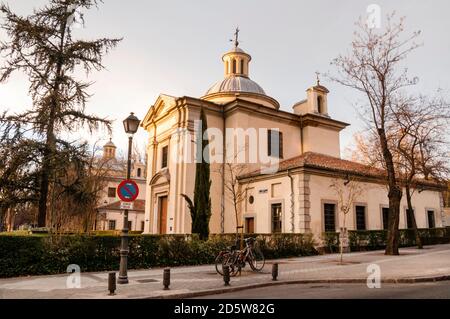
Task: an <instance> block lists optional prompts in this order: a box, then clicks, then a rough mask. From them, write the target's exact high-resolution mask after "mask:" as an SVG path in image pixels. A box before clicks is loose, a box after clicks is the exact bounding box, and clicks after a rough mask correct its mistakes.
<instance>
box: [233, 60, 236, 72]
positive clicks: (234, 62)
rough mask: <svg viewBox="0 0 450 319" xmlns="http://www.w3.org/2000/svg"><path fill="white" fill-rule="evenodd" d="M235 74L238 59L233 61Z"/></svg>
mask: <svg viewBox="0 0 450 319" xmlns="http://www.w3.org/2000/svg"><path fill="white" fill-rule="evenodd" d="M233 73H236V59H233Z"/></svg>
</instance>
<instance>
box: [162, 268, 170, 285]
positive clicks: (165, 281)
mask: <svg viewBox="0 0 450 319" xmlns="http://www.w3.org/2000/svg"><path fill="white" fill-rule="evenodd" d="M163 285H164V290H169V286H170V268H165V269H164V275H163Z"/></svg>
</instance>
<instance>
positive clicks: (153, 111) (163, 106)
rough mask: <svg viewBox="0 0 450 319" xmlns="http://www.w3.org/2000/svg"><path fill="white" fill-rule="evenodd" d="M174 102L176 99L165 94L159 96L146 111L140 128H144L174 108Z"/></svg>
mask: <svg viewBox="0 0 450 319" xmlns="http://www.w3.org/2000/svg"><path fill="white" fill-rule="evenodd" d="M176 102H177V97H175V96H171V95H167V94H160V95H159V96H158V98H157V99H156V101H155V103H154V104H153V105H152V106H151V107H150V109H149V110H148V112H147V115H146V116H145V118H144V120H143V121H142V124H141V126H142V127H144V128H145V127H146V126H147V125H148V124H149V123H151V122H154V121H156V120H157V119H158V118H159V117H161V116H162V115H164V114H165V113H166V112H167V111H168V110H169V109H171V108H172V107H174V106H175V105H176Z"/></svg>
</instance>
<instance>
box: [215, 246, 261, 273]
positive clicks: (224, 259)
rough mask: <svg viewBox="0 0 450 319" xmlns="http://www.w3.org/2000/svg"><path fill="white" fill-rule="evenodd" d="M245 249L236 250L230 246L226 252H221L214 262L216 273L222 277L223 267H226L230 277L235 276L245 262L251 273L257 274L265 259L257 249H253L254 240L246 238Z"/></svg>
mask: <svg viewBox="0 0 450 319" xmlns="http://www.w3.org/2000/svg"><path fill="white" fill-rule="evenodd" d="M244 242H245V247H244V249H242V250H238V249H237V248H236V247H237V245H235V246H231V247H230V248H229V249H228V250H224V251H221V252H220V253H219V255H218V256H217V257H216V260H215V267H216V271H217V273H219V274H220V275H222V276H223V267H224V266H228V267H229V270H230V276H236V275H237V274H238V273H240V272H241V270H242V268H244V267H245V264H246V262H247V263H248V264H249V265H250V268H251V269H252V270H253V271H256V272H259V271H261V270H262V269H263V268H264V264H265V258H264V255H263V253H262V252H261V250H260V249H259V247H255V238H252V237H250V238H246V239H245V240H244Z"/></svg>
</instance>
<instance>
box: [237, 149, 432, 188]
mask: <svg viewBox="0 0 450 319" xmlns="http://www.w3.org/2000/svg"><path fill="white" fill-rule="evenodd" d="M278 166H279V167H278V172H283V171H286V170H288V169H294V168H301V167H304V168H315V169H323V170H325V171H334V172H340V173H344V174H353V175H357V176H363V177H373V178H386V176H387V173H386V171H385V170H383V169H379V168H376V167H373V166H369V165H365V164H361V163H358V162H352V161H348V160H343V159H340V158H337V157H333V156H329V155H325V154H319V153H314V152H306V153H304V154H302V155H299V156H296V157H292V158H290V159H287V160H284V161H281V162H280V163H279V165H278ZM259 175H261V172H260V170H257V171H253V172H251V173H249V174H245V175H242V176H240V177H239V179H242V178H248V177H255V176H259ZM419 182H420V183H421V184H424V185H429V186H434V187H436V186H439V184H438V183H437V182H435V181H429V180H420V181H419Z"/></svg>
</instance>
